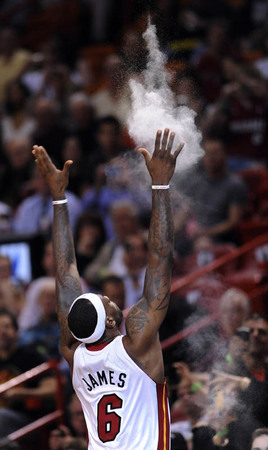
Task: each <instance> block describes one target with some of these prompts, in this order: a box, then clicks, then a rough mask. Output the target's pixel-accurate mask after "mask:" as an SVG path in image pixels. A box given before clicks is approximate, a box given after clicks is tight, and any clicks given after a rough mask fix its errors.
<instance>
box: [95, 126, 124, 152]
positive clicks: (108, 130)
mask: <svg viewBox="0 0 268 450" xmlns="http://www.w3.org/2000/svg"><path fill="white" fill-rule="evenodd" d="M97 139H98V142H99V143H100V144H101V146H102V147H103V148H104V150H107V151H110V150H113V149H114V148H115V149H117V147H119V145H120V133H119V132H118V130H117V128H116V127H115V125H113V124H112V123H103V124H102V125H101V126H100V128H99V131H98V134H97Z"/></svg>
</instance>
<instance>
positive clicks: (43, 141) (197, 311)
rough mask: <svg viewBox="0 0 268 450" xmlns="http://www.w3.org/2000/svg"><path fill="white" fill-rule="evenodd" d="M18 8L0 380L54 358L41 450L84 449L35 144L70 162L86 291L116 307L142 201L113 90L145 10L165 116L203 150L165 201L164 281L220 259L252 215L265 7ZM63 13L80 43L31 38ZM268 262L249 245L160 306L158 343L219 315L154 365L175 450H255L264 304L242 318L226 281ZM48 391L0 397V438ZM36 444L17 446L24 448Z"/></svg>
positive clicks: (4, 48) (126, 296)
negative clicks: (158, 60) (169, 235)
mask: <svg viewBox="0 0 268 450" xmlns="http://www.w3.org/2000/svg"><path fill="white" fill-rule="evenodd" d="M19 3H20V2H19V1H15V0H14V1H12V2H10V1H8V2H5V1H3V2H2V6H1V7H0V14H1V17H2V18H5V20H3V26H2V27H1V29H0V241H1V242H0V380H1V383H2V382H4V381H7V380H8V379H10V378H11V377H13V376H14V375H15V374H18V373H21V372H24V371H25V370H28V369H30V368H32V367H34V366H35V365H37V364H40V363H41V362H42V361H46V360H51V359H57V360H59V361H60V367H61V371H62V374H63V376H64V379H65V384H64V395H65V397H66V398H65V399H66V405H67V406H66V424H65V425H64V426H60V427H59V428H55V429H54V428H51V431H50V436H49V443H48V444H47V445H49V447H47V448H49V449H50V450H60V449H74V448H76V449H83V448H86V446H85V445H86V444H85V439H86V434H85V427H84V422H83V417H82V414H81V407H80V405H79V403H77V399H76V398H75V397H74V395H73V392H72V388H71V380H70V379H69V375H68V369H67V367H66V365H65V363H64V362H63V361H62V359H61V355H60V349H59V325H58V322H57V316H56V293H55V283H54V261H53V249H52V243H51V225H52V218H53V208H52V203H51V198H50V195H49V192H48V188H47V186H46V183H45V182H44V180H43V179H42V178H41V176H40V174H39V173H38V171H37V170H36V167H35V163H34V159H33V157H32V146H33V145H34V144H37V145H42V146H44V147H45V148H46V150H47V151H48V153H49V155H50V157H51V158H52V160H53V161H54V162H55V164H56V165H57V166H58V167H59V168H61V167H62V165H63V163H64V161H66V160H68V159H71V160H72V161H73V165H72V167H71V173H70V183H69V186H68V191H67V198H68V205H69V211H70V219H71V225H72V228H73V233H74V242H75V248H76V255H77V264H78V269H79V273H80V275H81V278H82V284H83V289H84V291H85V292H87V291H89V290H90V291H93V292H96V293H98V292H102V293H103V294H104V295H107V296H108V297H109V298H110V299H111V300H112V301H115V302H116V303H117V304H118V305H119V307H120V308H122V309H127V308H129V307H131V306H132V305H134V304H135V303H136V302H137V300H138V299H139V298H140V297H141V296H142V289H143V283H144V275H145V268H146V264H147V232H148V226H149V219H150V210H151V205H150V195H151V194H150V192H147V190H146V189H144V188H143V186H142V185H139V180H137V178H134V177H133V174H132V172H131V164H132V159H131V157H129V156H128V155H129V154H130V155H133V154H134V153H135V149H136V146H137V145H138V144H139V143H135V142H133V140H132V139H131V137H130V135H129V133H128V129H127V119H128V115H129V113H130V108H131V96H130V89H129V85H128V82H129V80H130V79H131V78H135V79H136V80H142V79H143V71H144V69H145V67H146V57H147V49H146V46H145V43H144V40H143V37H142V33H143V31H145V29H146V26H147V22H148V12H149V13H150V16H151V20H152V22H153V23H155V24H156V26H157V32H158V37H159V43H160V48H161V50H162V51H163V53H164V54H165V56H166V59H167V62H166V70H167V73H168V80H169V84H170V88H171V90H172V92H173V94H174V99H175V104H176V106H183V107H188V108H190V109H192V110H194V111H195V114H196V115H195V121H196V126H197V128H198V129H199V130H200V131H201V133H202V148H203V150H204V154H203V156H202V157H201V158H200V159H199V160H198V161H196V164H194V165H192V167H190V168H189V169H188V170H187V171H186V172H184V173H182V174H181V175H180V176H179V177H178V180H176V186H175V188H174V191H173V195H174V198H175V199H176V201H175V203H174V204H175V210H174V221H175V249H174V259H175V264H174V272H173V275H174V279H177V278H178V277H182V276H185V275H187V274H189V273H192V272H193V271H194V270H196V269H200V268H202V267H205V266H206V265H207V264H210V263H212V262H213V261H214V260H215V259H216V258H217V257H220V256H222V255H225V254H228V252H231V251H233V250H234V249H236V248H237V247H238V246H240V245H242V244H244V243H245V242H246V241H247V239H248V236H246V235H245V236H244V235H243V233H242V232H241V230H242V228H241V223H245V222H247V221H250V220H252V219H258V220H263V221H264V222H265V220H266V219H267V215H268V201H267V193H268V172H267V170H268V167H267V164H268V154H267V143H268V139H267V138H268V126H267V125H268V114H267V113H268V4H267V2H266V1H264V0H254V1H253V0H218V1H217V2H214V1H211V0H184V1H181V2H177V1H173V0H169V1H163V0H158V1H157V0H155V1H147V2H143V1H142V0H139V1H137V2H133V1H129V2H118V1H113V0H110V1H109V0H106V1H103V2H100V1H97V0H96V1H94V0H84V1H82V0H81V1H78V2H72V1H71V0H68V2H60V1H39V2H26V3H27V5H25V8H24V9H23V11H22V10H21V9H18V8H17V6H18V5H19ZM126 4H127V6H126ZM26 6H27V7H26ZM74 6H75V8H76V9H75V12H76V13H78V14H74V19H73V20H74V23H73V26H74V29H77V28H79V33H78V34H75V33H74V34H72V33H71V29H70V35H68V32H65V34H64V33H63V32H61V33H56V32H55V31H51V32H50V30H49V26H48V29H47V30H41V31H43V33H44V37H42V39H40V38H39V39H37V40H36V41H31V42H30V41H29V39H30V38H29V36H31V33H29V29H30V27H31V26H33V25H32V23H33V21H32V22H31V20H33V19H32V17H33V16H34V14H35V15H38V14H39V16H42V14H43V15H44V14H48V12H49V10H50V8H51V11H52V14H53V11H54V10H53V8H60V7H61V8H62V9H59V10H57V11H62V13H63V17H64V11H66V17H67V16H68V20H69V15H68V8H72V7H74ZM11 7H12V8H13V10H14V11H13V14H11V15H8V14H7V11H9V8H11ZM64 8H65V9H64ZM39 16H38V17H39ZM57 17H59V15H58V16H57ZM57 20H60V19H59V18H58V19H57ZM66 20H67V19H66ZM75 21H77V22H75ZM48 23H49V22H48ZM51 27H52V28H53V25H51ZM41 31H40V32H41ZM44 31H45V32H44ZM165 126H166V124H164V123H163V127H165ZM254 177H255V178H254ZM252 180H253V182H252ZM35 239H37V241H36V240H35ZM24 241H25V242H28V243H31V249H30V252H31V257H30V264H31V266H32V267H31V271H30V275H29V274H28V278H27V277H26V278H25V277H23V276H22V275H21V273H20V271H19V267H18V265H19V261H18V259H17V257H14V254H15V253H14V254H13V253H12V251H11V252H10V251H8V250H7V246H6V245H4V244H7V243H9V244H10V243H13V244H14V243H18V242H24ZM35 242H38V245H37V244H35ZM34 246H36V247H35V250H36V251H35V259H33V255H32V253H34V252H33V247H34ZM267 260H268V249H267V246H262V247H260V248H258V249H257V250H255V251H252V252H251V253H250V254H249V256H248V258H245V259H244V260H243V261H239V264H238V263H236V261H230V262H229V263H228V264H227V265H225V266H224V267H223V268H222V269H221V270H219V271H214V272H213V273H210V274H208V275H205V276H204V277H201V278H200V279H198V280H197V281H195V282H193V283H192V284H191V285H190V287H188V288H187V289H184V290H181V291H178V292H177V293H174V294H172V299H171V305H170V310H169V312H168V314H167V318H166V320H165V323H164V324H163V326H162V329H161V330H160V337H161V339H162V340H164V339H165V338H168V337H170V336H171V335H173V334H175V333H177V332H179V331H180V330H182V329H183V328H184V327H186V326H191V325H193V324H194V323H195V322H197V321H199V320H202V318H204V317H205V316H206V315H207V314H210V313H212V314H217V320H216V322H214V323H213V324H211V325H210V326H208V327H207V328H206V329H203V330H199V331H198V332H197V333H195V334H194V335H192V336H190V337H188V338H187V339H184V340H183V341H181V342H179V343H178V344H176V345H175V346H174V347H172V349H171V350H170V349H169V350H168V351H167V352H166V353H165V354H164V356H165V364H166V372H167V380H168V384H169V389H170V404H171V412H172V421H173V426H172V432H173V434H172V448H173V449H174V450H175V449H178V450H184V449H188V450H198V449H206V450H209V449H210V448H211V449H217V448H218V447H219V446H223V445H225V446H226V448H227V449H230V450H240V449H243V450H250V449H251V441H252V433H253V432H254V431H255V430H259V429H262V431H261V430H259V431H258V432H256V431H255V434H254V436H253V441H252V442H253V443H252V449H254V448H255V447H257V448H262V447H261V445H262V441H265V439H266V441H267V439H268V438H267V429H266V431H265V427H268V411H267V405H268V385H267V383H268V369H267V367H268V366H267V351H268V319H267V318H266V316H265V315H264V314H265V313H266V312H267V311H266V310H265V309H266V308H267V306H266V305H265V300H267V299H265V298H264V299H263V301H262V303H261V306H260V307H259V308H257V307H256V304H255V306H254V305H253V304H252V303H251V302H250V299H249V296H248V292H247V289H246V284H244V285H243V284H242V285H241V284H239V283H238V284H236V280H237V278H235V277H234V273H236V271H238V272H239V271H240V272H241V273H245V272H247V274H250V275H249V276H251V277H252V279H253V278H254V277H255V278H254V280H256V279H257V280H262V279H263V278H265V277H267ZM35 266H38V270H36V267H35ZM239 287H240V288H241V287H242V288H243V289H239ZM251 287H252V285H251ZM244 288H245V289H244ZM122 332H124V324H123V325H122ZM56 389H57V388H56V383H55V378H54V375H53V374H52V373H50V372H49V373H48V374H46V376H45V375H43V376H40V377H39V378H38V379H37V380H35V381H34V382H30V383H28V384H26V385H22V386H21V387H16V388H13V389H11V390H9V391H7V392H6V393H5V394H3V395H2V396H1V398H0V423H1V427H0V437H2V438H5V437H6V436H7V435H8V434H9V433H11V432H12V431H14V430H16V429H17V428H19V427H21V426H23V425H25V424H27V423H29V422H31V421H32V420H33V418H36V417H37V416H38V415H42V414H41V413H43V410H44V405H46V408H45V409H47V411H48V412H49V411H51V410H52V409H53V405H51V404H53V398H54V397H55V392H56ZM79 420H80V422H79ZM31 439H33V442H32V441H31ZM35 439H37V437H33V438H29V439H28V441H27V442H26V444H25V445H26V448H29V449H31V448H37V447H34V445H36V440H35ZM255 440H256V441H258V442H257V444H256V445H255V444H254V442H255ZM13 444H14V445H15V443H9V444H8V443H7V442H6V444H3V445H6V447H1V445H0V448H16V447H12V446H10V447H8V445H13ZM31 445H33V447H31ZM27 446H28V447H27ZM266 447H267V444H265V447H263V448H266Z"/></svg>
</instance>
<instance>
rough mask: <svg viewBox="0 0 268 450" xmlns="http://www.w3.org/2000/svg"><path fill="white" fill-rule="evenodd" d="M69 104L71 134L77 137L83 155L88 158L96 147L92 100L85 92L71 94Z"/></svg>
mask: <svg viewBox="0 0 268 450" xmlns="http://www.w3.org/2000/svg"><path fill="white" fill-rule="evenodd" d="M68 102H69V105H68V106H69V115H70V119H69V133H70V134H71V135H73V136H76V137H77V139H78V140H79V142H80V145H81V149H82V154H83V155H84V156H86V155H87V154H88V153H91V152H92V151H93V149H92V147H94V140H93V139H94V125H95V122H94V115H95V113H94V108H93V106H92V102H91V100H90V98H89V97H88V96H87V95H86V94H85V93H84V92H75V93H74V94H71V95H70V96H69V100H68ZM92 142H93V146H92Z"/></svg>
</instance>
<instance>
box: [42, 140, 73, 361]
mask: <svg viewBox="0 0 268 450" xmlns="http://www.w3.org/2000/svg"><path fill="white" fill-rule="evenodd" d="M33 155H34V158H35V161H36V164H37V167H38V169H39V171H40V173H41V174H42V175H43V177H44V178H45V180H46V182H47V183H48V186H49V190H50V193H51V196H52V200H53V201H58V200H64V199H65V198H66V197H65V189H66V187H67V185H68V180H69V170H70V165H71V164H72V161H70V160H69V161H66V162H65V164H64V167H63V170H58V169H57V168H56V167H55V166H54V164H53V162H52V161H51V159H50V157H49V156H48V154H47V152H46V150H45V149H44V148H43V147H39V146H37V145H35V146H34V147H33ZM53 251H54V258H55V265H56V291H57V312H58V319H59V324H60V328H61V348H62V353H63V356H64V357H65V359H66V360H67V361H68V363H69V364H70V365H71V364H72V357H73V351H74V347H75V345H77V341H76V340H75V339H74V338H73V336H72V334H71V333H70V331H69V328H68V323H67V315H68V311H69V308H70V305H71V303H72V302H73V300H74V299H75V298H76V297H78V296H79V295H80V294H81V293H82V289H81V283H80V277H79V274H78V271H77V265H76V258H75V250H74V243H73V236H72V231H71V226H70V220H69V212H68V204H67V202H66V203H59V204H54V220H53Z"/></svg>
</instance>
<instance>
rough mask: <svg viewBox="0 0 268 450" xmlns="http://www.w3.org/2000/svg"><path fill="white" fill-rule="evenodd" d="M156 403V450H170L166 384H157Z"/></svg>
mask: <svg viewBox="0 0 268 450" xmlns="http://www.w3.org/2000/svg"><path fill="white" fill-rule="evenodd" d="M156 390H157V403H158V429H159V437H158V446H157V450H170V429H169V427H170V424H169V413H168V411H169V410H168V400H167V388H166V382H165V383H164V384H157V385H156Z"/></svg>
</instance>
